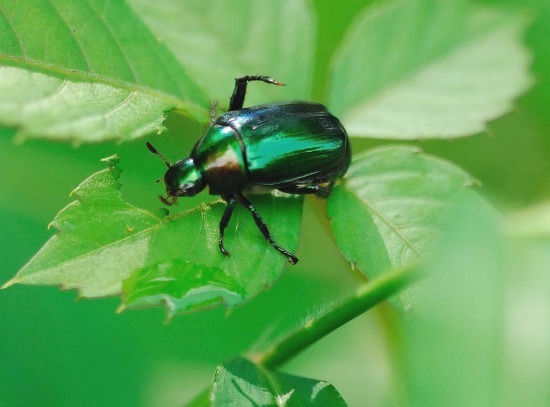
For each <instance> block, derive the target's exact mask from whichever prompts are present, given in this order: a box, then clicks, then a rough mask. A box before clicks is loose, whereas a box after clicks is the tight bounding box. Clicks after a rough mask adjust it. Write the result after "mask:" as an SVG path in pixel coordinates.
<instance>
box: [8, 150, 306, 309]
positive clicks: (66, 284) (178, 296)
mask: <svg viewBox="0 0 550 407" xmlns="http://www.w3.org/2000/svg"><path fill="white" fill-rule="evenodd" d="M106 161H107V162H108V164H109V167H110V168H109V169H106V170H103V171H100V172H98V173H96V174H94V175H92V176H91V177H90V178H88V179H87V180H85V181H84V182H83V183H82V184H80V185H79V186H78V188H76V190H75V191H74V192H73V193H74V194H75V195H76V196H77V197H78V200H77V201H74V202H72V203H70V204H69V205H68V206H67V207H66V208H64V209H63V210H62V211H61V212H60V213H59V214H58V215H57V216H56V218H55V219H54V221H53V222H52V226H53V227H55V228H56V229H57V230H58V232H57V234H56V235H55V236H53V237H52V238H51V239H50V240H49V241H48V242H47V243H46V244H45V245H44V247H43V248H42V249H41V250H40V251H39V252H38V253H37V254H36V255H35V256H34V257H33V258H32V259H31V260H30V261H29V263H27V264H26V265H25V266H24V267H23V268H22V269H21V270H20V271H19V272H18V273H17V275H16V276H15V277H14V278H13V279H12V280H11V281H10V282H8V283H7V284H6V286H8V285H12V284H15V283H21V284H60V285H62V286H63V288H77V289H78V290H79V292H80V294H81V295H82V296H84V297H99V296H106V295H114V294H118V293H120V292H121V289H122V283H123V281H124V280H125V279H128V281H127V282H126V283H125V285H124V288H125V299H126V301H127V303H126V304H125V305H124V306H123V307H133V306H143V305H157V304H163V303H165V304H166V305H167V306H168V308H169V310H168V313H169V315H170V316H171V315H173V314H174V313H176V312H178V311H184V310H192V309H198V308H202V307H206V306H212V305H215V304H217V303H219V302H221V301H223V302H224V303H225V305H226V306H227V307H232V306H234V305H236V304H238V303H241V302H243V301H244V300H246V299H248V298H250V297H251V296H254V295H256V294H258V293H259V292H260V291H262V290H263V289H264V288H266V287H269V286H270V285H271V284H272V283H273V282H274V281H275V280H276V279H277V278H278V277H279V275H280V274H281V271H282V268H283V267H284V265H285V264H286V259H285V258H284V257H283V256H281V254H279V253H278V252H277V251H276V250H274V249H273V248H272V247H271V246H270V245H269V244H268V243H267V242H266V241H265V239H264V238H263V236H262V235H261V234H260V232H259V231H258V229H257V227H256V225H255V224H254V221H253V220H252V218H251V216H250V215H249V213H248V212H247V211H246V210H245V209H242V208H237V209H236V211H235V214H234V217H233V219H232V221H231V223H230V225H229V227H228V228H227V231H226V239H225V240H224V242H225V245H226V248H228V249H229V250H230V251H231V256H230V257H226V256H223V255H222V254H221V253H220V251H219V248H218V233H219V232H218V230H219V226H218V225H219V220H220V218H221V215H222V213H223V210H224V205H223V204H222V203H221V202H219V201H218V202H215V203H212V204H209V205H204V204H203V205H200V206H199V207H197V208H195V209H193V210H190V211H188V212H184V213H180V214H176V215H173V216H168V217H164V218H162V219H161V218H159V217H157V216H155V215H153V214H152V213H150V212H148V211H145V210H143V209H141V208H137V207H135V206H132V205H130V204H128V203H127V202H125V201H124V200H123V197H122V195H121V193H120V191H119V185H118V183H117V181H116V180H117V179H118V176H119V173H120V169H119V168H118V167H117V164H118V159H117V158H116V157H110V158H108V159H106ZM252 201H253V203H254V204H255V206H256V208H257V210H258V212H259V213H260V214H261V215H262V216H263V218H264V219H265V221H266V223H267V224H268V226H269V227H270V231H271V232H272V234H273V236H274V237H275V238H276V240H277V242H279V243H280V244H281V245H282V246H283V247H285V248H287V249H289V250H291V251H294V250H295V248H296V245H297V237H298V233H299V227H300V221H301V211H302V199H301V198H296V197H294V196H289V197H279V198H276V197H274V196H271V195H268V196H258V197H253V199H252Z"/></svg>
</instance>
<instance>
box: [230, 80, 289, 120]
mask: <svg viewBox="0 0 550 407" xmlns="http://www.w3.org/2000/svg"><path fill="white" fill-rule="evenodd" d="M252 81H262V82H265V83H271V84H272V85H277V86H284V85H285V84H284V83H281V82H277V81H276V80H275V79H273V78H272V77H271V76H265V75H246V76H241V77H239V78H235V89H233V94H232V95H231V99H230V100H229V111H230V112H231V111H233V110H241V109H242V108H243V104H244V95H245V94H246V85H247V84H248V82H252Z"/></svg>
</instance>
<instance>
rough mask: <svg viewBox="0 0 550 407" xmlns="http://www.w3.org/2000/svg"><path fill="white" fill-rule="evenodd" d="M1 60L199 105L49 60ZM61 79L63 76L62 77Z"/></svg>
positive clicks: (8, 57)
mask: <svg viewBox="0 0 550 407" xmlns="http://www.w3.org/2000/svg"><path fill="white" fill-rule="evenodd" d="M0 62H8V63H11V64H9V65H10V66H16V67H18V68H23V69H25V68H30V67H34V68H38V69H40V70H42V71H45V72H47V73H52V74H54V75H57V76H64V77H65V79H66V78H69V79H80V80H81V81H82V82H92V83H102V84H105V85H108V86H112V87H114V88H117V89H124V90H127V91H129V92H139V93H142V94H145V95H148V96H151V97H154V98H156V99H160V100H164V101H166V102H167V103H169V104H171V105H174V108H182V107H185V106H191V105H193V106H197V105H195V104H194V103H191V102H190V101H187V100H184V99H181V98H179V97H177V96H175V95H171V94H168V93H166V92H162V91H159V90H157V89H153V88H150V87H148V86H144V85H139V84H136V83H131V82H127V81H122V80H120V79H114V78H110V77H107V76H104V75H98V74H96V73H92V72H84V71H78V70H75V69H69V68H64V67H61V66H59V65H56V64H49V63H47V62H43V61H38V60H35V59H31V58H23V57H17V56H13V55H8V54H0ZM60 79H61V78H60Z"/></svg>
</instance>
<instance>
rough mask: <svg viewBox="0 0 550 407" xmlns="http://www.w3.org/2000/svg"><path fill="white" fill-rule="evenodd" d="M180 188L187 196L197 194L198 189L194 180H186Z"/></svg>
mask: <svg viewBox="0 0 550 407" xmlns="http://www.w3.org/2000/svg"><path fill="white" fill-rule="evenodd" d="M180 190H181V191H182V192H183V195H185V196H194V195H197V190H196V188H195V184H194V183H193V182H184V183H183V184H182V185H181V186H180Z"/></svg>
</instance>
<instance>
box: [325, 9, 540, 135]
mask: <svg viewBox="0 0 550 407" xmlns="http://www.w3.org/2000/svg"><path fill="white" fill-rule="evenodd" d="M523 17H524V16H522V15H520V14H513V13H510V12H508V11H502V10H499V9H497V8H491V9H489V8H485V7H482V6H479V5H474V4H470V3H468V2H452V1H434V0H412V1H394V2H386V3H384V4H383V5H381V6H374V7H370V8H369V9H368V10H367V11H366V12H365V13H364V14H363V15H362V16H360V17H359V18H358V19H357V21H356V23H355V26H354V27H353V28H352V29H351V30H350V32H349V33H348V35H347V37H346V39H345V40H344V42H343V44H342V46H341V49H340V50H339V52H338V54H337V56H336V57H335V61H334V62H335V63H334V78H333V81H332V85H331V93H330V107H331V108H332V109H333V110H334V111H335V112H336V113H338V114H340V115H341V116H342V119H343V121H344V125H345V126H346V128H347V129H348V131H349V132H350V134H352V135H355V136H365V137H378V138H396V139H413V138H426V137H441V138H447V137H456V136H466V135H472V134H475V133H478V132H480V131H482V130H483V129H484V126H485V123H487V122H488V121H490V120H492V119H495V118H497V117H499V116H501V115H503V114H504V113H506V112H508V111H510V110H511V108H512V103H513V100H514V99H515V98H517V97H518V96H519V95H520V94H521V93H522V92H524V91H525V90H526V89H527V88H528V87H529V85H530V83H531V79H530V75H529V64H530V61H531V58H530V55H529V53H528V51H527V50H526V48H525V47H524V45H523V44H522V41H521V40H522V38H521V37H522V34H523V31H524V29H525V26H526V23H527V21H528V20H527V19H525V18H523Z"/></svg>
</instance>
